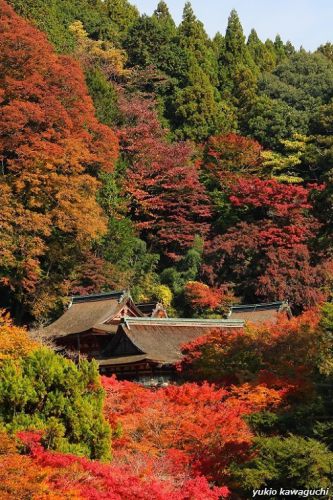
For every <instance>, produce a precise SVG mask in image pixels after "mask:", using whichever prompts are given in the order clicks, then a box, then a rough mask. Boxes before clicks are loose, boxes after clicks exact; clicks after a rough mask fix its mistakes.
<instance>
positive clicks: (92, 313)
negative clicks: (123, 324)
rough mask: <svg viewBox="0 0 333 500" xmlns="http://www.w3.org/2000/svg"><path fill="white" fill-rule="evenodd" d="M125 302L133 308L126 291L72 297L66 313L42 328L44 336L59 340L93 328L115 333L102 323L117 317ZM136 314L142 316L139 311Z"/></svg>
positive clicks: (110, 326)
mask: <svg viewBox="0 0 333 500" xmlns="http://www.w3.org/2000/svg"><path fill="white" fill-rule="evenodd" d="M127 301H130V302H131V305H132V307H134V308H135V306H134V303H133V302H132V299H131V296H130V295H129V293H128V292H126V291H121V292H110V293H104V294H99V295H87V296H79V297H72V300H71V302H70V305H69V308H68V309H67V311H65V312H64V314H63V315H62V316H61V317H60V318H59V319H57V320H56V321H55V322H54V323H52V324H51V325H49V326H47V327H46V328H44V334H46V335H47V336H50V337H53V338H60V337H65V336H67V335H73V334H75V333H81V332H86V331H88V330H90V329H94V328H95V329H97V330H102V331H103V330H105V331H106V332H110V331H115V330H116V328H117V327H115V326H114V325H107V324H104V323H105V322H107V321H108V320H112V318H113V317H115V316H117V314H119V313H120V311H121V310H122V308H123V307H124V305H125V304H126V302H127ZM137 313H138V315H141V314H142V313H141V312H140V311H139V310H138V311H137Z"/></svg>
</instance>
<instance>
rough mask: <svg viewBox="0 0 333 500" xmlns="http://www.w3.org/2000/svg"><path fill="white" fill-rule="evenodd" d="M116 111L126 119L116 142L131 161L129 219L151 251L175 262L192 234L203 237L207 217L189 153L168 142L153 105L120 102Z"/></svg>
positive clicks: (204, 197) (135, 100)
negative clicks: (119, 143) (119, 139)
mask: <svg viewBox="0 0 333 500" xmlns="http://www.w3.org/2000/svg"><path fill="white" fill-rule="evenodd" d="M120 107H121V111H122V113H123V115H124V118H125V120H126V124H125V126H124V127H123V128H122V129H121V130H120V137H121V143H122V149H123V152H124V154H125V155H126V157H127V160H128V162H129V168H128V171H127V185H126V190H127V192H128V193H129V195H130V197H131V208H130V211H131V212H130V214H131V217H132V220H134V221H135V222H136V224H137V227H138V228H139V229H140V231H141V234H142V236H144V238H145V239H146V240H147V241H148V242H149V243H150V244H151V245H152V246H153V248H154V249H155V250H158V251H160V252H162V253H163V254H164V255H166V256H168V257H169V258H171V259H172V260H177V259H179V257H180V256H181V255H182V254H183V253H184V252H185V251H186V250H187V249H189V248H190V247H191V245H192V243H193V241H194V237H195V235H196V234H199V235H204V234H206V232H207V230H208V225H207V219H208V217H209V215H210V207H209V200H208V197H207V195H206V193H205V191H204V188H203V186H202V185H201V184H200V182H199V173H198V168H197V167H196V165H195V164H194V163H193V162H192V161H191V154H192V151H191V148H190V147H189V146H188V145H187V144H185V143H176V144H170V143H168V142H167V140H166V132H165V131H164V130H163V128H162V127H161V125H160V124H159V121H158V118H157V114H156V111H155V109H154V105H153V103H152V102H151V101H147V100H144V99H138V98H132V99H129V100H128V99H126V98H124V97H123V98H122V99H121V103H120Z"/></svg>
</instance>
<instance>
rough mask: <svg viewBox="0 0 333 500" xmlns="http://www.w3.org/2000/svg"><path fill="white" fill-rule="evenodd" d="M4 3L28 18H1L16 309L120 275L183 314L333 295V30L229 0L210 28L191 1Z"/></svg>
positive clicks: (55, 308) (46, 313) (53, 310)
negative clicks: (291, 23)
mask: <svg viewBox="0 0 333 500" xmlns="http://www.w3.org/2000/svg"><path fill="white" fill-rule="evenodd" d="M9 3H11V4H12V6H13V7H14V8H15V10H16V12H17V13H18V14H20V15H22V16H25V17H27V18H28V19H29V21H30V23H29V24H27V23H26V22H24V21H23V19H22V18H18V17H16V16H15V17H14V14H12V15H9V14H6V12H7V11H4V13H3V16H2V18H3V22H2V31H1V54H2V55H1V61H0V65H1V98H2V105H1V130H2V135H1V158H2V167H1V168H2V173H3V175H2V176H1V206H2V207H3V209H2V215H1V226H0V231H1V238H0V255H1V263H0V282H1V305H2V306H6V307H10V308H11V310H12V311H13V312H12V314H13V315H14V316H15V317H16V318H17V320H18V321H22V320H25V321H33V320H35V321H39V322H45V321H47V320H49V319H50V318H52V317H54V315H56V314H59V311H60V310H61V309H62V307H63V303H64V300H65V297H67V296H68V295H70V294H82V293H91V292H100V291H105V290H110V289H122V288H129V289H131V291H132V294H133V296H134V297H135V299H137V300H139V301H144V300H150V299H158V300H160V301H161V302H163V303H164V304H165V305H166V306H168V307H169V308H170V310H173V313H174V314H178V315H189V314H191V315H200V314H201V315H206V316H214V315H219V314H220V313H221V310H223V308H224V307H225V304H226V303H228V302H229V301H230V300H231V301H233V302H245V303H246V302H250V303H251V302H252V303H253V302H258V301H261V302H265V301H272V300H289V302H290V304H291V307H292V308H293V311H294V312H296V313H299V312H301V311H302V310H304V309H306V308H308V307H311V306H313V305H315V304H317V303H318V302H320V301H322V300H325V299H328V298H329V294H330V284H331V282H330V279H331V270H332V261H331V246H332V240H331V229H332V180H331V178H332V168H333V166H332V147H333V146H332V139H331V133H332V120H331V116H332V110H333V107H332V106H333V104H332V96H333V56H332V45H331V44H329V43H328V44H326V45H323V46H321V47H319V48H318V50H317V51H316V52H315V53H309V52H306V51H305V50H303V49H301V50H299V51H297V50H296V49H295V48H294V47H293V46H292V45H291V43H289V42H287V43H284V42H283V41H282V40H281V39H280V37H279V36H277V37H276V39H275V40H274V41H271V40H266V41H265V42H263V41H261V40H260V39H259V38H258V36H257V34H256V32H255V31H254V30H252V32H251V34H250V36H249V37H248V39H246V38H245V36H244V34H243V30H242V26H241V23H240V20H239V18H238V16H237V13H236V12H235V11H233V12H231V14H230V18H229V22H228V27H227V30H226V33H225V34H224V35H222V34H217V35H216V36H215V37H214V39H212V40H211V39H210V38H209V37H208V35H207V34H206V32H205V29H204V26H203V24H202V23H201V22H200V21H199V20H198V19H197V18H196V17H195V15H194V13H193V10H192V8H191V5H190V4H189V3H188V4H186V5H185V8H184V14H183V20H182V22H181V24H180V25H179V26H178V27H177V26H176V25H175V23H174V21H173V19H172V17H171V15H170V13H169V10H168V7H167V5H166V4H165V3H164V2H160V3H159V4H158V6H157V9H156V11H155V12H154V14H153V15H152V16H151V17H149V16H146V15H144V16H140V15H139V13H138V11H137V10H136V8H135V7H133V6H132V5H130V4H129V3H128V2H127V1H125V0H117V1H105V2H102V1H94V2H91V1H88V0H85V1H80V2H72V1H71V2H63V1H57V0H50V1H38V0H29V1H24V2H21V1H19V0H12V1H10V2H9ZM14 25H15V30H14V29H12V26H14ZM34 26H37V27H38V28H39V29H40V30H44V31H45V32H46V35H47V38H48V41H47V40H46V37H45V36H44V35H43V34H42V32H41V31H39V30H37V29H36V28H35V27H34ZM17 44H19V45H20V50H17ZM203 285H205V286H208V287H209V289H210V293H209V294H208V295H209V297H210V298H211V300H206V303H204V304H201V305H200V304H199V305H198V304H197V305H196V306H194V308H193V301H191V299H189V297H191V296H192V295H193V293H199V294H200V290H201V289H202V286H203ZM203 294H204V296H206V295H207V294H206V292H203ZM199 302H200V301H199ZM204 302H205V301H204Z"/></svg>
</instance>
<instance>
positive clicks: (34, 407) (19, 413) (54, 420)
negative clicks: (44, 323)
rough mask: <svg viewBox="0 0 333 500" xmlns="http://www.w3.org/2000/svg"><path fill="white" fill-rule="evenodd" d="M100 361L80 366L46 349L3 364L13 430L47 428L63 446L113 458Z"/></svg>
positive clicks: (5, 418)
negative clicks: (104, 415)
mask: <svg viewBox="0 0 333 500" xmlns="http://www.w3.org/2000/svg"><path fill="white" fill-rule="evenodd" d="M103 401H104V391H103V389H102V386H101V384H100V380H99V374H98V369H97V365H96V363H89V362H88V361H81V362H80V364H79V365H75V364H74V363H73V362H72V361H70V360H68V359H65V358H63V357H62V356H59V355H57V354H55V353H54V352H52V351H51V350H49V349H46V348H40V349H37V350H35V351H33V352H32V353H31V354H28V355H27V356H25V357H23V358H20V359H19V360H12V359H5V360H3V361H2V362H1V364H0V408H1V411H0V420H1V423H2V424H3V425H4V426H5V428H6V429H7V430H9V431H11V432H14V431H17V430H27V429H36V430H42V431H44V432H45V434H44V440H45V444H46V445H47V446H48V447H50V448H57V449H58V450H60V451H64V452H71V453H76V454H79V455H86V456H88V457H91V458H108V457H109V455H110V429H109V427H108V424H107V423H106V421H105V420H104V417H103V411H102V410H103Z"/></svg>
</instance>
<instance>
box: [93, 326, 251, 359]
mask: <svg viewBox="0 0 333 500" xmlns="http://www.w3.org/2000/svg"><path fill="white" fill-rule="evenodd" d="M243 326H244V322H243V321H242V320H198V319H179V318H167V319H166V318H125V319H124V320H123V321H122V323H121V324H120V325H119V329H118V332H117V334H116V336H115V337H114V338H113V339H112V340H111V342H110V344H109V346H108V347H107V349H106V350H105V352H104V354H103V359H101V360H100V363H101V364H103V365H104V366H106V365H109V366H112V365H119V364H122V363H124V364H126V363H128V362H129V361H128V360H129V359H132V360H133V362H135V361H136V360H138V358H137V357H138V356H143V357H142V358H141V360H143V359H146V360H148V361H152V362H155V363H158V364H175V363H176V362H177V361H179V360H180V359H181V346H182V345H183V344H187V343H189V342H192V341H193V340H195V339H197V338H199V337H202V336H204V335H208V334H209V333H210V332H211V331H213V330H216V329H218V330H224V329H225V328H228V329H229V328H242V327H243ZM124 346H125V347H124Z"/></svg>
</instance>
